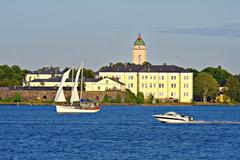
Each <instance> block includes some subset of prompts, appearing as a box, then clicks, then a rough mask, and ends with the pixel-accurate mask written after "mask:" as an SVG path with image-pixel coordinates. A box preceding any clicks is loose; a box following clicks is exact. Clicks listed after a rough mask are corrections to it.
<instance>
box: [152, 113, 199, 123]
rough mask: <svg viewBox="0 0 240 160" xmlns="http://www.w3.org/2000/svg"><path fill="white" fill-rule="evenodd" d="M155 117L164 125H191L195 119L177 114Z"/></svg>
mask: <svg viewBox="0 0 240 160" xmlns="http://www.w3.org/2000/svg"><path fill="white" fill-rule="evenodd" d="M153 117H155V118H156V119H157V120H158V121H160V122H162V123H190V122H192V121H193V120H194V119H193V117H189V116H185V115H183V114H178V113H176V112H167V113H164V114H158V115H153Z"/></svg>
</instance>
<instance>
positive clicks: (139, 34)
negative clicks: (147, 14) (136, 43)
mask: <svg viewBox="0 0 240 160" xmlns="http://www.w3.org/2000/svg"><path fill="white" fill-rule="evenodd" d="M138 39H139V40H141V39H142V37H141V32H139V33H138Z"/></svg>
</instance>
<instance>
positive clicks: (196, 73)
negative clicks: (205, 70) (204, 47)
mask: <svg viewBox="0 0 240 160" xmlns="http://www.w3.org/2000/svg"><path fill="white" fill-rule="evenodd" d="M187 70H188V71H189V72H192V73H193V78H195V77H197V75H198V73H199V71H198V70H196V69H194V68H188V69H187Z"/></svg>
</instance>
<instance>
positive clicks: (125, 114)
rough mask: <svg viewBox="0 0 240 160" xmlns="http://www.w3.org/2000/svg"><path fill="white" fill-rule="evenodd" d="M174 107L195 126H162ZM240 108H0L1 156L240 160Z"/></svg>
mask: <svg viewBox="0 0 240 160" xmlns="http://www.w3.org/2000/svg"><path fill="white" fill-rule="evenodd" d="M168 111H175V112H178V113H183V114H186V115H189V116H193V117H195V119H196V120H197V121H200V122H202V121H204V122H207V123H199V124H198V123H196V124H163V123H161V122H158V121H157V120H155V119H154V118H153V117H152V115H154V114H160V113H165V112H168ZM238 122H240V107H239V106H234V107H233V106H232V107H228V106H193V107H184V106H182V107H176V106H175V107H174V106H171V107H169V106H168V107H143V106H128V107H126V106H124V107H121V106H117V107H116V106H108V107H102V110H101V111H100V112H98V113H95V114H57V113H56V111H55V107H53V106H10V105H2V106H0V159H4V160H8V159H21V160H22V159H24V160H28V159H29V160H30V159H51V160H55V159H61V160H62V159H66V160H71V159H76V160H79V159H80V160H81V159H83V160H95V159H96V160H118V159H119V160H124V159H127V160H136V159H138V160H140V159H142V160H150V159H153V160H156V159H171V160H183V159H184V160H188V159H189V160H190V159H191V160H193V159H194V160H198V159H203V160H213V159H217V160H227V159H231V160H239V159H240V154H239V153H240V124H239V123H238Z"/></svg>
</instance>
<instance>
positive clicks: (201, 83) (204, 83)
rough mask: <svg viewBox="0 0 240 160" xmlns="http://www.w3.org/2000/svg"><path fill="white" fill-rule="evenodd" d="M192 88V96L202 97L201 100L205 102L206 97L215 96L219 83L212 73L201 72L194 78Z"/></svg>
mask: <svg viewBox="0 0 240 160" xmlns="http://www.w3.org/2000/svg"><path fill="white" fill-rule="evenodd" d="M193 89H194V91H193V94H194V96H199V97H202V99H203V102H206V101H207V97H215V96H216V95H217V94H218V92H219V85H218V82H217V81H216V80H215V79H214V78H213V76H212V75H210V74H208V73H205V72H201V73H199V74H198V75H197V77H196V78H194V82H193Z"/></svg>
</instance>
